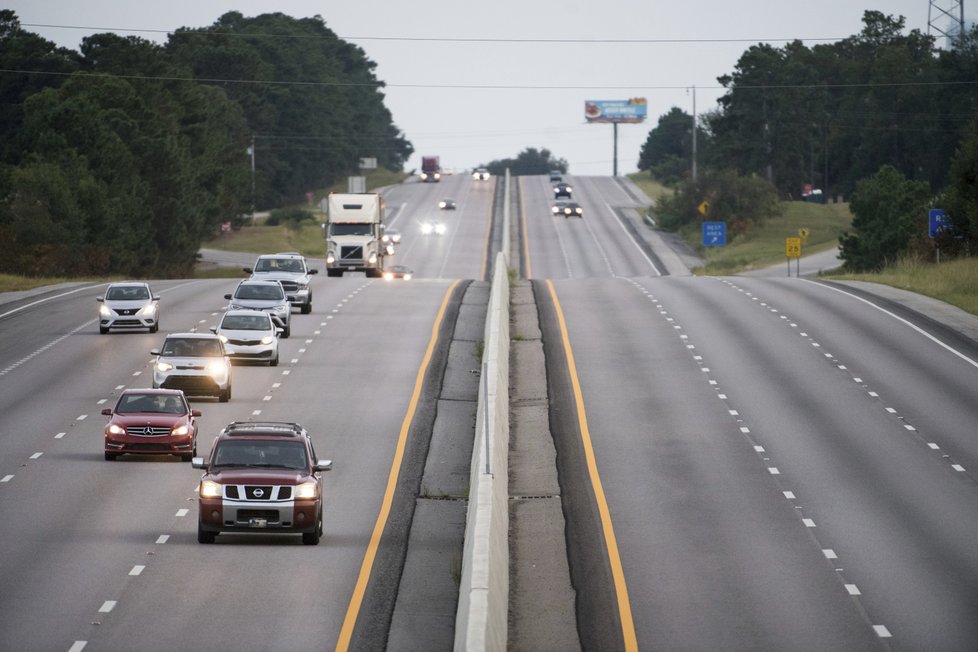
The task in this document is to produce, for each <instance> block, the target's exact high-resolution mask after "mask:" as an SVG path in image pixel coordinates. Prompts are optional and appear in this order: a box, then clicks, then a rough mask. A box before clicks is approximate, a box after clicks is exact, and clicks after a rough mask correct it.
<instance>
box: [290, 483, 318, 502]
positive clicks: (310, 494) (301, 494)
mask: <svg viewBox="0 0 978 652" xmlns="http://www.w3.org/2000/svg"><path fill="white" fill-rule="evenodd" d="M295 497H296V498H318V497H319V483H318V482H303V483H302V484H300V485H297V486H296V488H295Z"/></svg>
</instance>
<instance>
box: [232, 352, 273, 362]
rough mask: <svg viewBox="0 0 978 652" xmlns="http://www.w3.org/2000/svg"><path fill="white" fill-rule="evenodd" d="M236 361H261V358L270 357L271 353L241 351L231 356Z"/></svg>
mask: <svg viewBox="0 0 978 652" xmlns="http://www.w3.org/2000/svg"><path fill="white" fill-rule="evenodd" d="M231 357H233V358H234V359H236V360H261V359H263V358H270V357H272V352H271V351H259V352H258V353H245V352H242V351H235V352H234V353H232V354H231Z"/></svg>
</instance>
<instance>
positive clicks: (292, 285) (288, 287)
mask: <svg viewBox="0 0 978 652" xmlns="http://www.w3.org/2000/svg"><path fill="white" fill-rule="evenodd" d="M280 282H281V283H282V287H283V288H284V289H285V291H286V292H297V291H298V290H299V284H298V283H296V282H295V281H280Z"/></svg>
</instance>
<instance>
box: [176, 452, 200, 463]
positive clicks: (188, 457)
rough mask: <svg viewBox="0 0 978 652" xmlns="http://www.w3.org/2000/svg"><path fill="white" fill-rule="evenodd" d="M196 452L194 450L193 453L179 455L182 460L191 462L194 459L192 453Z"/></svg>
mask: <svg viewBox="0 0 978 652" xmlns="http://www.w3.org/2000/svg"><path fill="white" fill-rule="evenodd" d="M196 454H197V453H196V452H194V453H187V454H186V455H181V456H180V459H181V460H183V461H184V462H193V461H194V455H196Z"/></svg>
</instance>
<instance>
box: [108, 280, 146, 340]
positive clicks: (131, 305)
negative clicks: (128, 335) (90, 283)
mask: <svg viewBox="0 0 978 652" xmlns="http://www.w3.org/2000/svg"><path fill="white" fill-rule="evenodd" d="M95 300H96V301H98V302H99V303H101V304H102V305H100V306H99V307H98V332H99V333H101V334H102V335H105V334H106V333H108V332H109V330H110V329H113V328H118V329H128V330H131V329H134V328H147V329H149V332H150V333H155V332H157V331H158V330H160V305H159V302H160V297H159V295H156V294H153V292H152V290H150V289H149V284H148V283H139V282H134V281H130V282H126V283H112V284H111V285H109V287H108V288H106V290H105V294H104V295H103V296H100V297H96V298H95Z"/></svg>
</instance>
